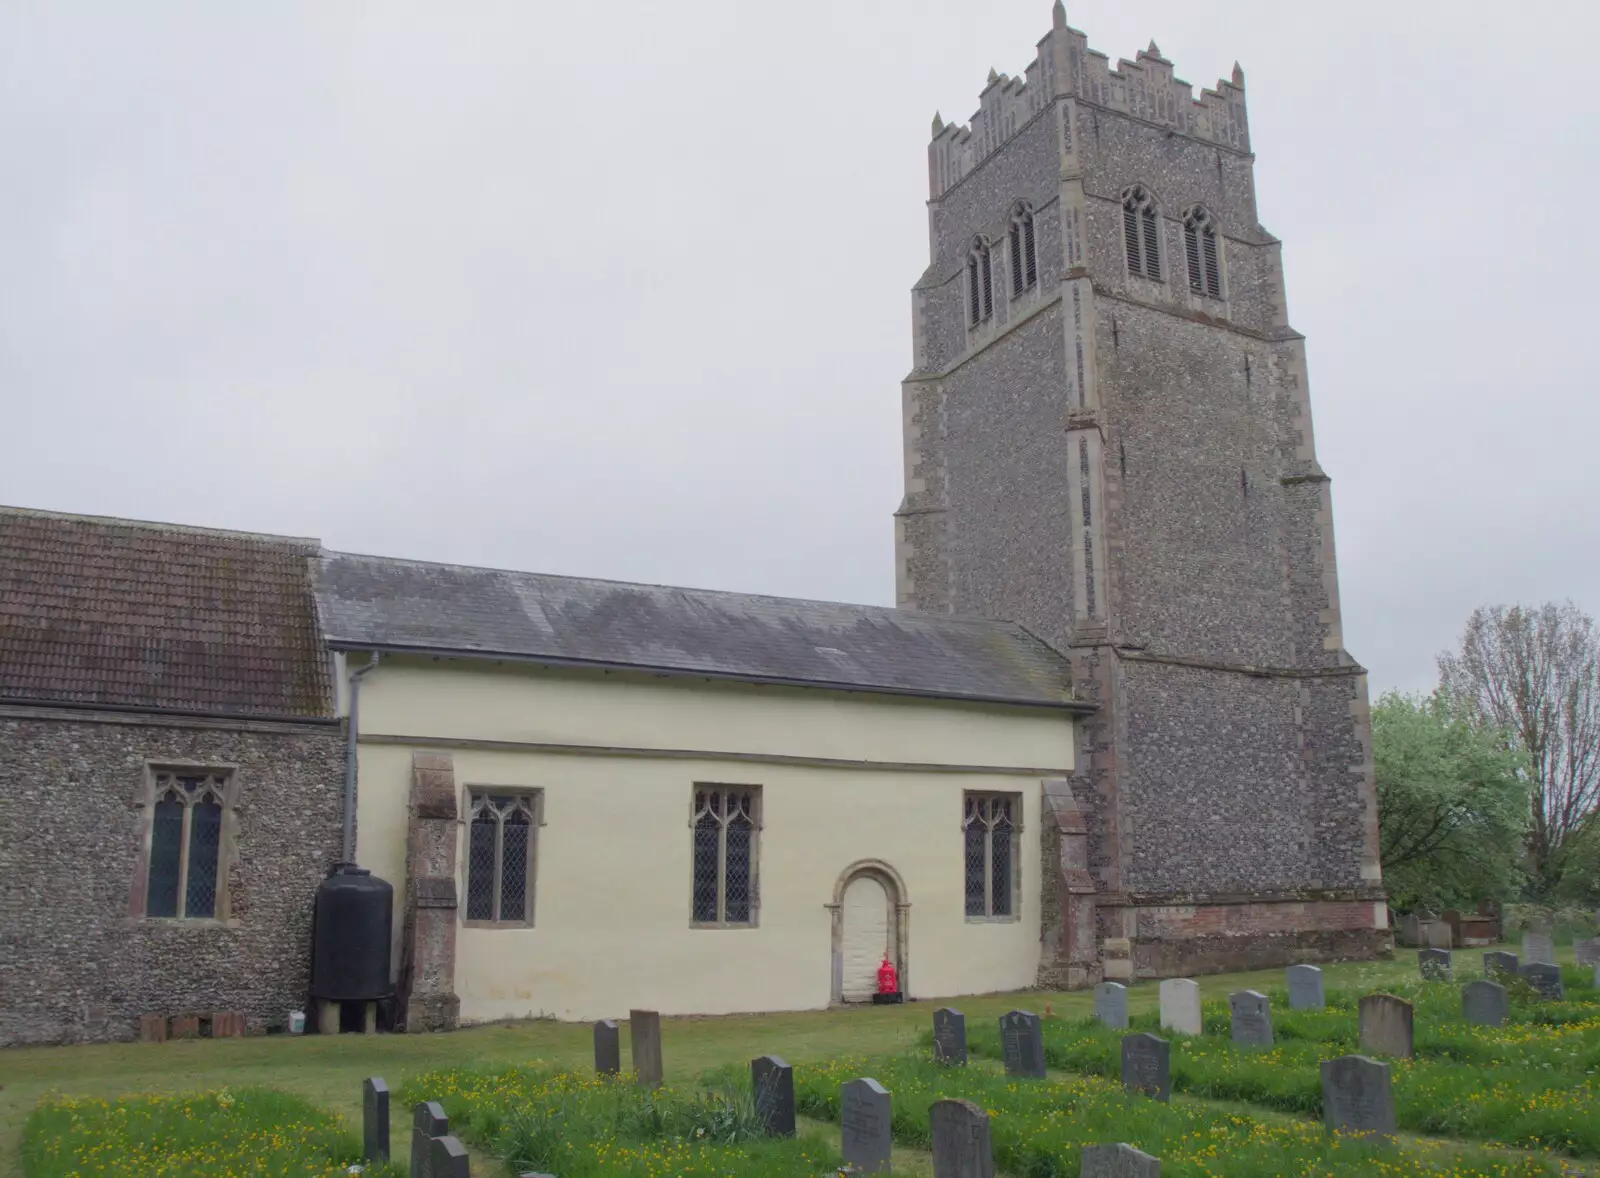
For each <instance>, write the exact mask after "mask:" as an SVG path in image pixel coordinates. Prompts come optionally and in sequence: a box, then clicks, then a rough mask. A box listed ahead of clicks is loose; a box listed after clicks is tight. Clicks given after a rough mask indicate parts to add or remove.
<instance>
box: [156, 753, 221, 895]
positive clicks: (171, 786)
mask: <svg viewBox="0 0 1600 1178" xmlns="http://www.w3.org/2000/svg"><path fill="white" fill-rule="evenodd" d="M153 776H154V780H155V795H154V799H153V802H152V805H151V807H150V859H149V866H148V869H147V871H146V873H145V897H144V914H145V915H146V916H149V917H159V918H163V919H169V920H211V919H215V918H217V917H218V915H219V912H218V908H219V905H218V893H219V892H220V891H221V889H222V887H223V886H224V882H225V881H224V878H223V874H222V870H221V869H222V815H223V810H224V808H225V807H226V806H227V804H228V802H227V798H226V786H227V781H228V773H227V771H226V770H220V769H198V768H180V769H157V770H154V771H153Z"/></svg>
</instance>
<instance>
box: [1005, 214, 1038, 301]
mask: <svg viewBox="0 0 1600 1178" xmlns="http://www.w3.org/2000/svg"><path fill="white" fill-rule="evenodd" d="M1007 237H1008V239H1009V242H1010V245H1011V294H1012V295H1013V297H1014V296H1016V295H1019V294H1021V293H1022V292H1023V291H1025V290H1028V289H1030V288H1032V287H1033V286H1035V285H1036V284H1037V283H1038V281H1039V256H1038V254H1037V253H1036V252H1035V250H1034V248H1033V210H1032V209H1030V208H1029V207H1028V206H1027V205H1026V204H1024V203H1023V202H1022V201H1018V202H1017V206H1016V207H1015V208H1014V209H1012V210H1011V226H1010V229H1009V230H1008V231H1007Z"/></svg>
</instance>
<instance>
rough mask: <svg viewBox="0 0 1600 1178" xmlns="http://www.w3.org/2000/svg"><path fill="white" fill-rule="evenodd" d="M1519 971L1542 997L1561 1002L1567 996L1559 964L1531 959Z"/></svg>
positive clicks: (1524, 979)
mask: <svg viewBox="0 0 1600 1178" xmlns="http://www.w3.org/2000/svg"><path fill="white" fill-rule="evenodd" d="M1517 972H1518V973H1520V974H1521V975H1522V979H1523V981H1525V982H1527V983H1528V985H1530V986H1532V987H1533V988H1534V991H1535V992H1536V993H1537V994H1538V995H1539V997H1541V998H1549V999H1552V1000H1554V1001H1556V1002H1559V1001H1561V1000H1562V999H1563V998H1565V997H1566V996H1567V991H1566V989H1565V987H1563V986H1562V984H1561V967H1560V966H1559V965H1551V964H1549V963H1548V962H1544V961H1530V962H1529V963H1528V964H1527V965H1525V966H1523V967H1522V968H1521V969H1520V970H1518V971H1517Z"/></svg>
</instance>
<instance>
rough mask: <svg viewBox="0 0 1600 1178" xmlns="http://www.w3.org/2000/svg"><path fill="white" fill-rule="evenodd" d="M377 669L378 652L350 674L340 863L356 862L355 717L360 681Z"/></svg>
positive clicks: (357, 708) (358, 701)
mask: <svg viewBox="0 0 1600 1178" xmlns="http://www.w3.org/2000/svg"><path fill="white" fill-rule="evenodd" d="M377 668H378V652H377V651H373V652H372V661H371V662H369V663H368V664H367V665H366V666H364V667H358V668H357V669H356V670H354V671H351V672H350V717H349V723H348V724H346V725H345V750H344V854H343V855H342V856H341V857H340V862H342V863H350V864H354V863H355V861H356V717H357V715H358V713H359V712H360V705H361V679H362V676H364V675H366V674H367V673H369V672H371V671H375V670H377Z"/></svg>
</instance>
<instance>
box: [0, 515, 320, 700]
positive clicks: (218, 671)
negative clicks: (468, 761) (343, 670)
mask: <svg viewBox="0 0 1600 1178" xmlns="http://www.w3.org/2000/svg"><path fill="white" fill-rule="evenodd" d="M318 551H319V546H318V543H317V541H315V540H296V539H290V538H286V537H281V536H262V535H254V534H250V533H241V532H221V531H210V530H207V529H202V528H184V527H178V526H175V525H170V524H147V523H136V522H132V521H129V520H118V519H104V518H98V517H91V516H74V515H58V514H54V513H50V512H41V511H28V510H24V509H20V508H10V507H0V702H5V701H7V700H28V701H59V702H62V703H71V704H91V705H93V704H98V705H109V706H122V707H143V708H160V709H172V710H178V711H187V712H206V713H215V714H227V715H272V716H331V715H332V714H333V707H332V699H331V692H330V682H329V675H328V666H327V658H326V655H325V653H324V648H323V646H322V641H321V636H320V635H319V633H318V631H317V621H316V607H315V603H314V601H313V599H312V596H311V587H310V581H309V577H308V564H309V560H308V558H310V557H312V556H314V555H316V553H317V552H318Z"/></svg>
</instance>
